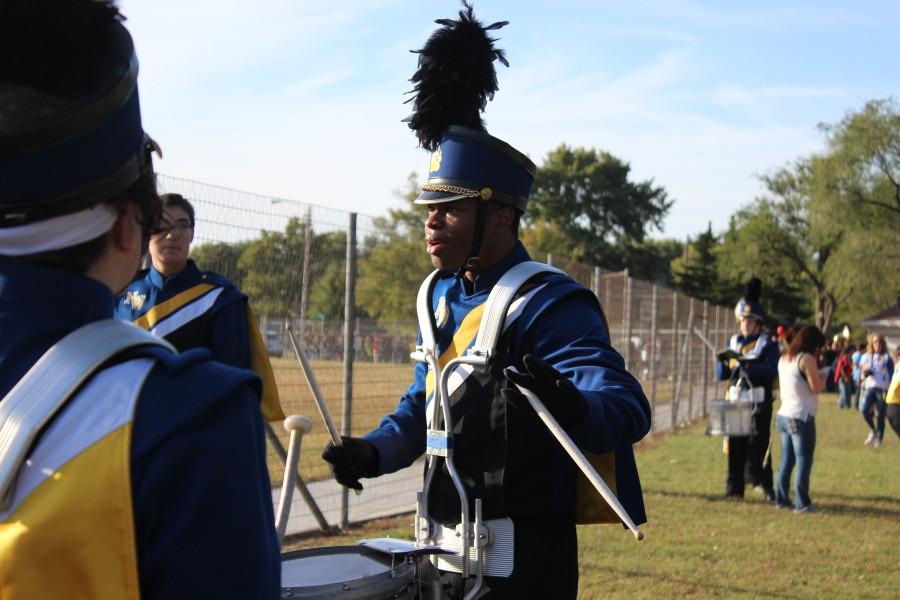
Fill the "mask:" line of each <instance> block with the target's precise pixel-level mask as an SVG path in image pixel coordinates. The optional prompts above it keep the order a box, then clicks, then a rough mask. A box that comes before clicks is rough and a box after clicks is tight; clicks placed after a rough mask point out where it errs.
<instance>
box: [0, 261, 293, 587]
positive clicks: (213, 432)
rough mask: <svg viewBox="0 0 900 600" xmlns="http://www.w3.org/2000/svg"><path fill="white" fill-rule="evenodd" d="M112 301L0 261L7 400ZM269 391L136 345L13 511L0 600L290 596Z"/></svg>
mask: <svg viewBox="0 0 900 600" xmlns="http://www.w3.org/2000/svg"><path fill="white" fill-rule="evenodd" d="M113 302H114V298H113V294H112V293H111V292H110V290H109V289H108V288H106V287H105V286H104V285H102V284H100V283H98V282H97V281H94V280H93V279H90V278H88V277H84V276H81V275H76V274H73V273H68V272H65V271H61V270H58V269H52V268H45V267H38V266H32V265H22V264H4V263H2V262H0V331H2V336H0V398H2V397H3V396H5V395H6V394H7V393H8V392H9V390H10V389H11V388H12V387H13V386H14V385H15V384H16V382H17V381H18V380H19V379H20V378H21V377H22V376H23V375H24V374H25V372H27V370H28V369H29V368H30V367H31V366H32V364H34V362H35V361H36V360H37V359H38V358H39V357H40V356H41V355H42V354H43V353H44V352H45V351H46V350H47V349H48V348H49V347H50V346H51V345H53V344H54V343H55V342H57V341H58V340H59V339H60V338H62V337H63V336H64V335H66V334H67V333H69V332H70V331H73V330H75V329H77V328H78V327H80V326H82V325H85V324H87V323H91V322H93V321H96V320H100V319H104V318H112V316H113V315H112V307H113ZM258 394H259V380H258V378H257V377H255V376H254V375H253V374H252V373H250V372H249V371H245V370H240V369H234V368H231V367H227V366H225V365H222V364H219V363H216V362H213V361H211V360H210V354H209V351H207V350H193V351H190V352H187V353H184V354H180V355H173V354H171V353H170V352H167V351H165V350H162V349H155V348H154V349H136V350H133V351H131V352H127V353H125V355H124V356H121V357H119V361H118V362H117V363H116V364H113V365H112V366H109V367H108V368H106V369H104V370H102V371H101V372H100V373H98V374H97V375H95V376H94V378H93V379H91V380H90V381H89V383H88V384H87V385H86V386H85V387H84V388H83V389H82V391H81V392H79V393H78V394H77V395H76V396H75V398H73V399H72V401H71V402H70V403H69V404H68V405H67V406H66V408H65V409H64V410H63V411H62V412H61V413H60V414H59V415H58V417H57V421H54V425H53V426H51V428H50V429H48V430H47V432H46V433H45V437H44V438H42V440H41V441H39V442H38V444H37V445H36V448H35V449H34V451H33V453H32V454H31V459H32V462H34V461H40V462H42V464H41V465H40V466H41V469H30V470H31V471H36V473H35V474H34V475H36V476H37V477H36V478H35V477H32V475H31V474H25V473H23V475H21V477H22V480H20V483H21V484H22V486H21V489H19V490H18V492H19V494H20V495H21V496H22V497H19V498H17V499H16V503H15V505H14V506H13V508H12V509H11V510H10V511H8V512H7V513H5V514H2V515H0V597H3V598H7V597H9V598H18V597H25V598H37V597H47V598H61V597H78V598H88V597H90V598H137V597H139V596H138V594H139V595H140V597H142V598H176V597H178V598H185V597H187V598H199V597H205V596H209V595H211V596H217V597H219V596H221V597H241V598H277V597H278V595H279V589H280V575H281V566H280V556H279V549H278V542H277V540H276V539H275V531H274V527H273V520H274V516H273V509H272V498H271V490H270V484H269V479H268V474H267V468H266V452H265V438H264V434H263V421H262V418H261V415H260V411H259V408H258V406H259V405H258V402H259V400H258V398H259V395H258ZM117 415H118V416H119V417H121V418H118V417H117ZM85 440H88V441H89V443H85ZM48 456H49V458H48ZM46 469H50V471H52V476H46V475H47V474H48V473H50V471H47V470H46ZM37 471H39V472H37ZM234 473H242V474H243V475H244V476H243V477H241V478H235V477H234ZM250 474H255V476H253V477H252V478H250ZM238 479H240V480H238ZM29 481H30V483H29ZM186 499H189V500H186ZM236 515H240V518H235V516H236ZM200 547H202V548H204V550H203V552H199V553H198V552H196V549H197V548H200ZM48 575H50V576H48Z"/></svg>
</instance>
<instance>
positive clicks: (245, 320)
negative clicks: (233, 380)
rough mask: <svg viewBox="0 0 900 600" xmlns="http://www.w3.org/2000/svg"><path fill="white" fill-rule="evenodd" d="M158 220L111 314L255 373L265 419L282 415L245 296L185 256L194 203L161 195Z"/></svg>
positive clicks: (177, 344) (191, 233)
mask: <svg viewBox="0 0 900 600" xmlns="http://www.w3.org/2000/svg"><path fill="white" fill-rule="evenodd" d="M160 198H161V200H162V218H161V219H160V223H159V225H158V226H157V227H156V229H155V230H154V231H153V232H152V233H151V234H150V259H151V261H152V264H151V266H150V268H149V269H145V270H143V271H141V272H139V273H138V274H137V276H136V277H135V278H134V281H132V282H131V284H129V286H128V287H127V288H126V289H125V290H124V291H123V292H122V293H121V294H119V297H118V298H117V300H116V317H117V318H119V319H123V320H126V321H131V322H133V323H134V324H135V325H137V326H138V327H140V328H142V329H146V330H148V331H150V333H153V334H154V335H157V336H159V337H162V338H165V339H166V340H168V341H169V342H171V343H172V345H173V346H175V348H176V349H178V351H179V352H185V351H187V350H190V349H192V348H207V349H209V350H210V352H212V357H213V360H217V361H219V362H223V363H225V364H226V365H231V366H233V367H239V368H241V369H251V370H253V371H256V374H257V375H259V377H260V379H262V383H263V397H262V411H263V415H264V416H265V418H266V420H268V421H280V420H282V419H284V413H283V412H282V410H281V405H280V404H279V402H278V388H277V386H276V385H275V376H274V374H273V373H272V365H271V364H270V363H269V356H268V353H267V352H266V346H265V342H264V341H263V338H262V335H261V334H260V332H259V326H258V325H257V322H256V317H255V316H254V315H253V311H252V310H251V309H250V303H249V302H248V300H247V296H246V295H245V294H243V293H242V292H241V291H240V290H239V289H238V288H237V287H235V285H234V284H233V283H231V282H230V281H229V280H228V279H226V278H225V277H222V276H221V275H219V274H218V273H213V272H212V271H201V270H200V269H199V268H197V265H196V263H194V261H193V260H191V259H190V258H188V255H189V254H190V250H191V242H192V241H193V240H194V207H193V206H192V205H191V203H190V202H188V200H187V199H186V198H184V197H183V196H182V195H180V194H163V195H162V196H160Z"/></svg>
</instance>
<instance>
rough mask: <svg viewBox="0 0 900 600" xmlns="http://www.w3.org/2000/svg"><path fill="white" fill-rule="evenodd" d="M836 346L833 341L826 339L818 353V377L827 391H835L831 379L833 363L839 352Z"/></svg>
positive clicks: (833, 382)
mask: <svg viewBox="0 0 900 600" xmlns="http://www.w3.org/2000/svg"><path fill="white" fill-rule="evenodd" d="M836 346H837V344H836V343H835V342H833V341H830V340H826V341H825V347H824V349H823V350H822V352H821V353H820V354H819V378H820V379H821V380H822V381H824V382H825V389H826V391H829V392H834V391H837V390H836V385H835V381H834V379H833V373H834V363H835V362H836V360H837V356H838V353H839V349H837V348H836Z"/></svg>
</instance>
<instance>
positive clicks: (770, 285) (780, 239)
mask: <svg viewBox="0 0 900 600" xmlns="http://www.w3.org/2000/svg"><path fill="white" fill-rule="evenodd" d="M804 171H805V166H804V164H803V162H802V161H801V162H799V163H798V164H797V165H796V167H795V169H791V168H784V169H782V170H781V171H779V172H777V173H776V174H774V175H771V176H766V177H764V178H763V181H764V183H765V184H766V187H767V188H768V190H769V193H770V196H768V197H764V198H760V199H758V200H756V202H754V203H753V204H752V205H750V206H748V207H746V208H743V209H741V210H739V211H738V212H737V213H736V214H735V215H733V216H732V218H731V223H730V226H729V230H728V231H727V232H726V234H725V236H724V243H723V248H722V253H721V256H722V259H723V260H722V265H723V270H722V271H721V272H722V274H723V275H726V277H725V279H726V281H728V280H729V279H730V281H731V283H732V289H734V287H736V284H737V285H742V284H743V282H745V281H746V280H747V279H749V278H750V276H752V275H756V276H757V277H759V278H760V279H762V281H763V283H764V284H765V285H766V288H765V289H766V290H767V292H766V296H765V297H764V298H763V301H764V304H768V305H769V307H770V310H772V311H773V312H781V313H782V314H783V315H784V316H785V317H787V318H788V319H789V320H793V318H800V319H802V318H805V317H806V315H808V314H809V311H808V309H807V307H806V306H804V304H805V303H804V302H802V301H801V298H802V296H801V297H800V298H792V296H793V294H788V297H787V298H783V300H786V301H787V302H788V304H787V305H784V304H782V303H781V302H778V301H777V299H776V298H775V297H774V293H775V292H778V291H779V290H780V291H789V290H792V289H797V287H799V284H801V283H805V284H806V286H807V289H809V290H810V292H811V293H810V294H808V295H805V296H806V297H807V298H810V297H811V298H812V315H811V316H812V317H813V319H814V320H815V324H816V325H817V326H818V327H819V328H820V329H821V330H822V331H826V332H827V331H828V328H829V327H830V325H831V320H832V317H833V316H834V311H835V309H836V308H837V306H838V305H839V304H840V303H841V302H842V301H844V300H846V298H847V290H846V289H843V286H842V285H841V282H840V280H839V278H837V277H835V271H834V268H833V264H832V258H833V257H834V255H835V251H836V249H837V248H838V247H839V245H840V244H841V241H842V240H843V235H827V233H823V232H821V231H817V230H816V228H815V226H814V220H813V219H810V214H809V208H808V205H809V197H808V196H807V195H806V188H805V187H804V185H803V178H804V176H805V175H804ZM735 277H737V279H736V280H735Z"/></svg>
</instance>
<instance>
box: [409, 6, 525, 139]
mask: <svg viewBox="0 0 900 600" xmlns="http://www.w3.org/2000/svg"><path fill="white" fill-rule="evenodd" d="M435 22H436V23H437V24H438V25H441V26H442V27H441V28H440V29H438V30H437V31H435V32H434V33H433V34H431V37H430V38H428V41H427V42H425V47H424V48H422V49H421V50H413V52H415V53H417V54H418V55H419V66H418V69H417V70H416V72H415V74H414V75H413V76H412V79H410V81H412V82H413V83H414V84H415V87H414V88H413V90H412V91H411V92H410V93H413V94H415V95H414V96H413V97H412V98H410V99H409V100H407V102H413V113H412V115H411V116H410V117H408V118H407V119H406V121H407V122H408V123H409V128H410V129H412V130H414V131H415V132H416V137H418V138H419V144H421V145H422V147H424V148H425V149H426V150H431V151H434V150H436V149H437V147H438V145H439V143H440V139H441V134H443V133H444V132H445V131H446V130H447V128H448V127H449V126H450V125H462V126H464V127H471V128H473V129H478V130H480V131H484V130H485V129H484V123H483V122H482V120H481V113H482V111H484V107H485V106H486V105H487V102H488V100H491V99H493V97H494V92H496V91H497V73H496V71H495V70H494V61H495V60H499V61H500V62H501V63H503V64H504V65H506V66H507V67H508V66H509V63H508V62H507V61H506V57H505V56H504V54H503V50H500V49H498V48H494V42H496V41H497V40H496V39H494V38H491V37H490V36H488V35H487V32H488V31H492V30H495V29H500V28H501V27H503V26H504V25H506V24H507V21H499V22H497V23H493V24H491V25H488V26H487V27H484V26H482V24H481V23H480V22H478V21H477V20H476V19H475V14H474V11H473V9H472V7H471V6H470V5H469V4H468V3H467V2H466V1H465V0H463V9H462V10H460V11H459V20H458V21H454V20H452V19H438V20H437V21H435Z"/></svg>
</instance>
